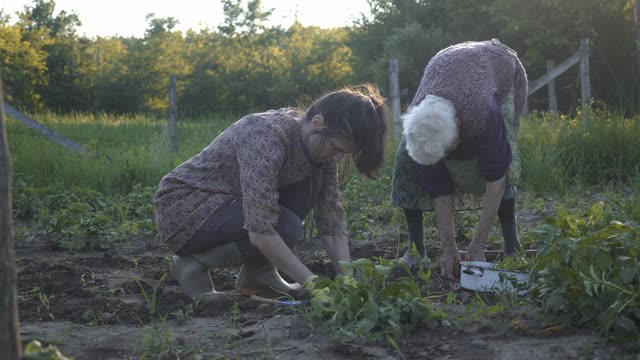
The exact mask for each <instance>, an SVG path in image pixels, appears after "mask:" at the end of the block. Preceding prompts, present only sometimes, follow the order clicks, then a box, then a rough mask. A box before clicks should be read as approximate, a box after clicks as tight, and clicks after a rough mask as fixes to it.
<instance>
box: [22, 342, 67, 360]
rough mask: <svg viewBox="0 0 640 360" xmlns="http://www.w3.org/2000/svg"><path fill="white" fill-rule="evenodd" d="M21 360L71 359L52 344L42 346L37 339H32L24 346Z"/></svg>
mask: <svg viewBox="0 0 640 360" xmlns="http://www.w3.org/2000/svg"><path fill="white" fill-rule="evenodd" d="M22 359H23V360H73V358H69V357H66V356H64V355H63V354H62V353H61V352H60V350H58V348H56V347H55V346H53V345H48V346H46V347H45V346H42V343H40V342H39V341H38V340H33V341H31V342H29V343H28V344H27V346H26V347H25V348H24V354H23V355H22Z"/></svg>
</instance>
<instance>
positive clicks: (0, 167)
mask: <svg viewBox="0 0 640 360" xmlns="http://www.w3.org/2000/svg"><path fill="white" fill-rule="evenodd" d="M2 99H4V92H3V91H2V79H0V354H1V355H0V357H2V358H3V359H7V360H18V359H21V358H22V350H21V348H20V330H19V329H20V326H19V324H18V304H17V300H16V294H17V285H16V283H17V279H16V257H15V248H14V240H13V224H12V221H13V219H12V217H13V213H12V209H11V207H12V205H11V176H12V175H11V157H10V156H9V145H8V144H7V127H6V124H7V122H6V119H5V114H4V101H1V100H2Z"/></svg>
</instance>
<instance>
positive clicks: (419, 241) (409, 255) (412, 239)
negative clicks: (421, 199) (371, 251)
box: [398, 209, 428, 269]
mask: <svg viewBox="0 0 640 360" xmlns="http://www.w3.org/2000/svg"><path fill="white" fill-rule="evenodd" d="M403 210H404V218H405V221H406V222H407V232H408V233H409V248H408V249H407V251H405V253H404V255H403V256H402V257H401V258H400V259H398V260H399V261H400V262H403V263H405V264H407V266H408V267H409V269H411V268H413V267H414V266H417V265H418V264H420V263H421V262H423V261H424V260H428V258H427V256H426V251H425V249H424V224H423V222H422V211H420V210H410V209H403ZM414 245H415V247H416V252H417V253H418V254H417V255H416V254H414V252H413V246H414Z"/></svg>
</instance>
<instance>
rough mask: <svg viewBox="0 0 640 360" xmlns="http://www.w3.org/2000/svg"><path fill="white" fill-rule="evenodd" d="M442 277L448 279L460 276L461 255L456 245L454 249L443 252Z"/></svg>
mask: <svg viewBox="0 0 640 360" xmlns="http://www.w3.org/2000/svg"><path fill="white" fill-rule="evenodd" d="M440 275H442V277H445V278H448V279H453V278H455V277H458V276H460V254H459V253H458V247H457V246H456V245H455V243H454V245H453V247H447V248H445V249H443V250H442V255H440Z"/></svg>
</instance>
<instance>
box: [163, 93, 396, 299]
mask: <svg viewBox="0 0 640 360" xmlns="http://www.w3.org/2000/svg"><path fill="white" fill-rule="evenodd" d="M384 108H385V106H384V105H383V100H382V97H381V96H380V94H379V92H378V90H377V89H375V88H374V87H372V86H362V87H358V88H351V89H343V90H340V91H335V92H332V93H329V94H327V95H325V96H323V97H322V98H320V99H318V100H317V101H315V102H314V103H313V104H312V105H311V107H309V109H307V110H306V112H303V111H299V110H296V109H280V110H274V111H267V112H264V113H259V114H252V115H247V116H245V117H243V118H242V119H240V120H238V121H237V122H236V123H234V124H232V125H231V126H229V128H227V129H226V130H225V131H224V132H222V133H221V134H220V135H219V136H218V137H217V138H215V139H214V140H213V142H212V143H211V144H209V145H208V146H207V147H206V148H204V149H203V150H202V151H201V152H200V153H199V154H198V155H195V156H194V157H192V158H191V159H189V160H187V161H186V162H184V163H183V164H181V165H179V166H178V167H177V168H176V169H174V170H173V171H171V172H170V173H169V174H167V175H166V176H164V177H163V178H162V180H161V182H160V189H159V190H158V191H157V193H156V194H155V196H154V199H153V203H154V206H155V212H156V222H157V224H158V231H159V234H160V237H161V239H162V240H164V242H165V243H166V244H167V245H168V246H169V247H170V248H171V249H172V250H173V251H174V252H175V253H176V256H175V257H174V258H173V261H172V263H171V272H172V273H173V275H174V276H175V277H176V279H177V280H178V282H179V283H180V285H181V286H182V288H183V290H184V292H185V294H186V295H189V296H192V297H195V298H197V299H199V300H201V301H203V302H212V301H217V300H219V299H221V298H223V297H224V295H223V294H222V293H219V292H217V291H216V290H215V288H214V285H213V282H212V280H211V277H210V276H209V271H208V270H209V268H214V267H219V266H223V265H226V264H229V263H230V262H241V263H242V264H243V267H242V268H241V270H240V273H239V275H238V281H237V287H238V288H239V289H240V290H242V291H245V290H249V291H252V290H256V289H264V288H271V289H274V290H277V291H281V292H291V291H296V290H298V289H299V288H300V285H298V284H289V283H287V282H286V281H285V280H283V279H282V277H281V276H280V274H279V273H278V270H277V269H280V270H282V271H283V272H284V273H285V274H287V275H289V276H290V277H291V278H292V279H293V280H294V281H296V282H297V283H300V284H304V282H305V281H306V280H307V279H308V278H309V277H310V276H311V275H312V273H311V271H310V270H309V269H308V268H307V267H306V266H305V265H304V264H303V263H302V262H301V261H300V260H299V259H298V258H297V257H296V256H295V255H294V253H293V252H292V251H291V248H292V247H294V246H295V244H296V242H297V241H298V240H299V239H300V237H301V231H302V221H303V219H304V218H305V217H306V215H307V213H308V212H309V210H310V209H311V208H313V209H314V217H315V224H316V227H317V230H318V234H319V238H320V241H321V243H322V245H323V246H324V248H325V249H326V250H327V253H328V255H329V258H330V259H331V261H332V263H333V265H334V267H335V268H336V271H338V272H342V270H341V269H340V268H339V266H338V263H339V262H340V261H348V260H350V255H349V247H348V239H347V227H346V223H345V215H344V211H343V209H342V206H341V205H340V193H339V189H338V173H337V169H338V161H340V159H341V158H342V157H343V156H344V155H345V154H351V156H352V157H353V160H354V162H355V165H356V166H357V168H358V169H359V170H360V171H361V172H362V173H364V174H365V175H368V176H370V177H371V176H373V174H374V173H375V171H376V170H377V169H378V168H379V167H380V166H381V165H382V161H383V150H384V139H385V132H386V128H387V125H386V121H387V119H386V113H387V112H386V111H385V110H384Z"/></svg>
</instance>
